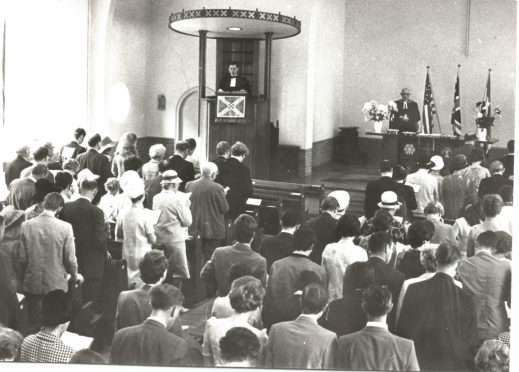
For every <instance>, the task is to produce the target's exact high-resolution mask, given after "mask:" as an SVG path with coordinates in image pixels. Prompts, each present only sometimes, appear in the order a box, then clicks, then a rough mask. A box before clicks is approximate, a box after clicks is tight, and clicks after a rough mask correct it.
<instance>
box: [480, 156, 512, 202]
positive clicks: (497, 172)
mask: <svg viewBox="0 0 519 372" xmlns="http://www.w3.org/2000/svg"><path fill="white" fill-rule="evenodd" d="M504 172H505V167H504V166H503V163H501V162H500V161H499V160H494V161H493V162H492V163H490V174H491V176H490V177H487V178H483V179H482V180H481V183H480V184H479V189H478V196H479V197H480V198H483V196H485V195H487V194H498V193H499V189H500V188H501V186H504V185H510V186H513V185H514V183H513V181H511V180H510V179H508V177H505V176H504Z"/></svg>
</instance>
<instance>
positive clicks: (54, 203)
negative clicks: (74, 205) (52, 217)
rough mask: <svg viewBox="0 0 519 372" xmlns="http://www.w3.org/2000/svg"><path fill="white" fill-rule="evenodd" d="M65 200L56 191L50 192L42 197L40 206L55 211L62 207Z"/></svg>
mask: <svg viewBox="0 0 519 372" xmlns="http://www.w3.org/2000/svg"><path fill="white" fill-rule="evenodd" d="M64 205H65V200H63V197H62V196H61V194H60V193H58V192H51V193H50V194H47V195H46V196H45V198H44V199H43V204H42V207H43V209H46V210H48V211H57V210H58V209H59V208H63V206H64Z"/></svg>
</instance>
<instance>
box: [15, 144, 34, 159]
mask: <svg viewBox="0 0 519 372" xmlns="http://www.w3.org/2000/svg"><path fill="white" fill-rule="evenodd" d="M30 153H31V148H30V147H29V146H27V145H23V146H20V147H18V148H17V149H16V154H17V155H19V156H22V157H28V156H29V155H30Z"/></svg>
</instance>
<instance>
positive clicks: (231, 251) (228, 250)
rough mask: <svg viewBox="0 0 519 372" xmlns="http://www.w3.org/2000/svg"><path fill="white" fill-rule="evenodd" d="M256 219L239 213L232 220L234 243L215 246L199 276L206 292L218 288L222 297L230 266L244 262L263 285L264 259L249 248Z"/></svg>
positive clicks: (227, 290) (228, 285) (264, 278)
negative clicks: (203, 282)
mask: <svg viewBox="0 0 519 372" xmlns="http://www.w3.org/2000/svg"><path fill="white" fill-rule="evenodd" d="M256 227H257V225H256V220H255V219H254V218H253V217H251V216H249V215H247V214H242V215H240V216H239V217H238V218H237V219H236V221H235V222H234V235H235V238H236V240H237V242H236V244H234V245H231V246H228V247H220V248H216V250H215V251H214V253H213V256H212V257H211V259H210V260H209V261H207V263H206V264H205V265H204V267H203V269H202V272H201V273H200V277H201V278H202V280H204V281H205V283H206V286H207V288H208V292H212V291H214V290H215V288H214V286H215V284H216V289H217V290H218V296H219V297H223V296H226V295H227V294H228V293H229V289H230V288H231V283H230V280H229V277H228V276H227V273H228V272H229V269H230V268H231V266H233V265H235V264H244V265H246V266H249V267H250V269H251V271H252V276H254V277H255V278H258V279H259V280H261V282H262V283H263V285H265V284H266V281H267V264H266V260H265V259H264V258H263V257H261V256H260V255H259V254H258V253H256V252H254V251H253V250H252V248H251V246H250V245H251V242H252V239H253V238H254V233H255V232H256Z"/></svg>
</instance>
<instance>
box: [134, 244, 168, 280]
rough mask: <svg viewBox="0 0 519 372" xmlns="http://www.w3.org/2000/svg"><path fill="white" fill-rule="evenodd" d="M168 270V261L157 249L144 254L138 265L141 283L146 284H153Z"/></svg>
mask: <svg viewBox="0 0 519 372" xmlns="http://www.w3.org/2000/svg"><path fill="white" fill-rule="evenodd" d="M167 268H168V259H167V258H166V257H165V256H164V253H162V252H161V251H159V250H157V249H152V250H151V251H149V252H146V254H145V255H144V257H143V258H142V260H141V262H140V263H139V271H140V275H141V278H142V281H143V282H144V283H146V284H155V283H157V282H158V281H159V279H160V278H162V276H163V275H164V271H166V269H167Z"/></svg>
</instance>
